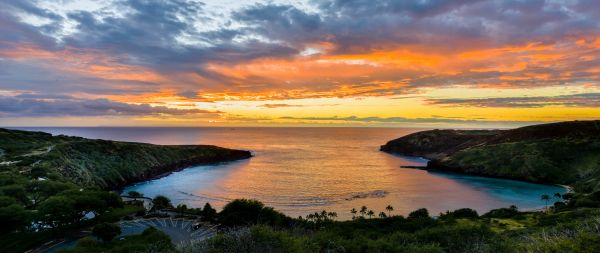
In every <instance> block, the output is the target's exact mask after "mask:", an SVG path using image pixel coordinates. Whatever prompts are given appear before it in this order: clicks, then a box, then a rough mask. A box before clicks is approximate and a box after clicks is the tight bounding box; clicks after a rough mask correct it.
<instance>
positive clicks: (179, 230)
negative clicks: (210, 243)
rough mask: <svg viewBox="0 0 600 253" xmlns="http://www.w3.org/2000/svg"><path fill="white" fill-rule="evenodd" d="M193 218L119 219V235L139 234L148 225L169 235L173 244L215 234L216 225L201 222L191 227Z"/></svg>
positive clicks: (180, 243) (186, 242) (202, 238)
mask: <svg viewBox="0 0 600 253" xmlns="http://www.w3.org/2000/svg"><path fill="white" fill-rule="evenodd" d="M194 222H195V221H194V220H189V219H173V218H151V219H138V220H130V221H121V222H119V225H120V226H121V236H127V235H135V234H141V233H142V232H144V230H146V229H147V228H149V227H154V228H156V229H158V230H160V231H162V232H164V233H165V234H167V235H168V236H169V237H171V242H173V244H175V245H187V244H189V243H191V242H194V241H199V240H204V239H207V238H210V237H212V236H214V235H215V234H216V230H215V228H216V226H213V225H208V224H201V225H200V227H198V228H197V229H196V230H194V229H193V228H192V226H193V224H194Z"/></svg>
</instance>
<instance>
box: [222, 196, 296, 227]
mask: <svg viewBox="0 0 600 253" xmlns="http://www.w3.org/2000/svg"><path fill="white" fill-rule="evenodd" d="M218 219H219V223H220V224H221V225H223V226H225V227H233V226H248V225H253V224H267V225H273V226H283V225H290V224H291V223H292V222H293V220H292V219H291V218H290V217H288V216H286V215H284V214H282V213H280V212H277V211H275V210H274V209H273V208H271V207H265V206H264V204H263V203H261V202H260V201H258V200H253V199H235V200H233V201H231V202H229V203H227V205H225V206H224V207H223V210H222V211H221V212H220V213H219V215H218Z"/></svg>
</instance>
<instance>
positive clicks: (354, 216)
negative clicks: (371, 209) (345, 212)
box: [350, 208, 358, 220]
mask: <svg viewBox="0 0 600 253" xmlns="http://www.w3.org/2000/svg"><path fill="white" fill-rule="evenodd" d="M357 212H358V211H356V208H352V210H350V213H351V214H352V219H353V220H354V219H356V213H357Z"/></svg>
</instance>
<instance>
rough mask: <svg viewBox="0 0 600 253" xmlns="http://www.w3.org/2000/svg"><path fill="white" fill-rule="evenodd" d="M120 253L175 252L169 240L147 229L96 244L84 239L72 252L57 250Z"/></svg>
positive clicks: (75, 252)
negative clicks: (121, 238) (137, 233)
mask: <svg viewBox="0 0 600 253" xmlns="http://www.w3.org/2000/svg"><path fill="white" fill-rule="evenodd" d="M67 252H68V253H100V252H103V253H121V252H123V253H124V252H157V253H158V252H160V253H163V252H164V253H171V252H173V253H174V252H176V251H175V247H174V246H173V244H172V243H171V239H170V238H169V237H168V236H167V235H165V234H164V233H162V232H160V231H158V230H157V229H155V228H148V229H146V230H145V231H144V232H143V233H142V234H140V235H133V236H127V237H124V238H123V240H112V241H108V242H107V243H98V242H97V241H96V239H94V238H93V237H84V238H82V239H80V240H79V241H78V242H77V246H76V248H75V249H73V250H59V251H57V253H67Z"/></svg>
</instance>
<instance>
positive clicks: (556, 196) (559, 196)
mask: <svg viewBox="0 0 600 253" xmlns="http://www.w3.org/2000/svg"><path fill="white" fill-rule="evenodd" d="M554 197H555V198H557V199H562V195H560V193H558V192H557V193H554Z"/></svg>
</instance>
